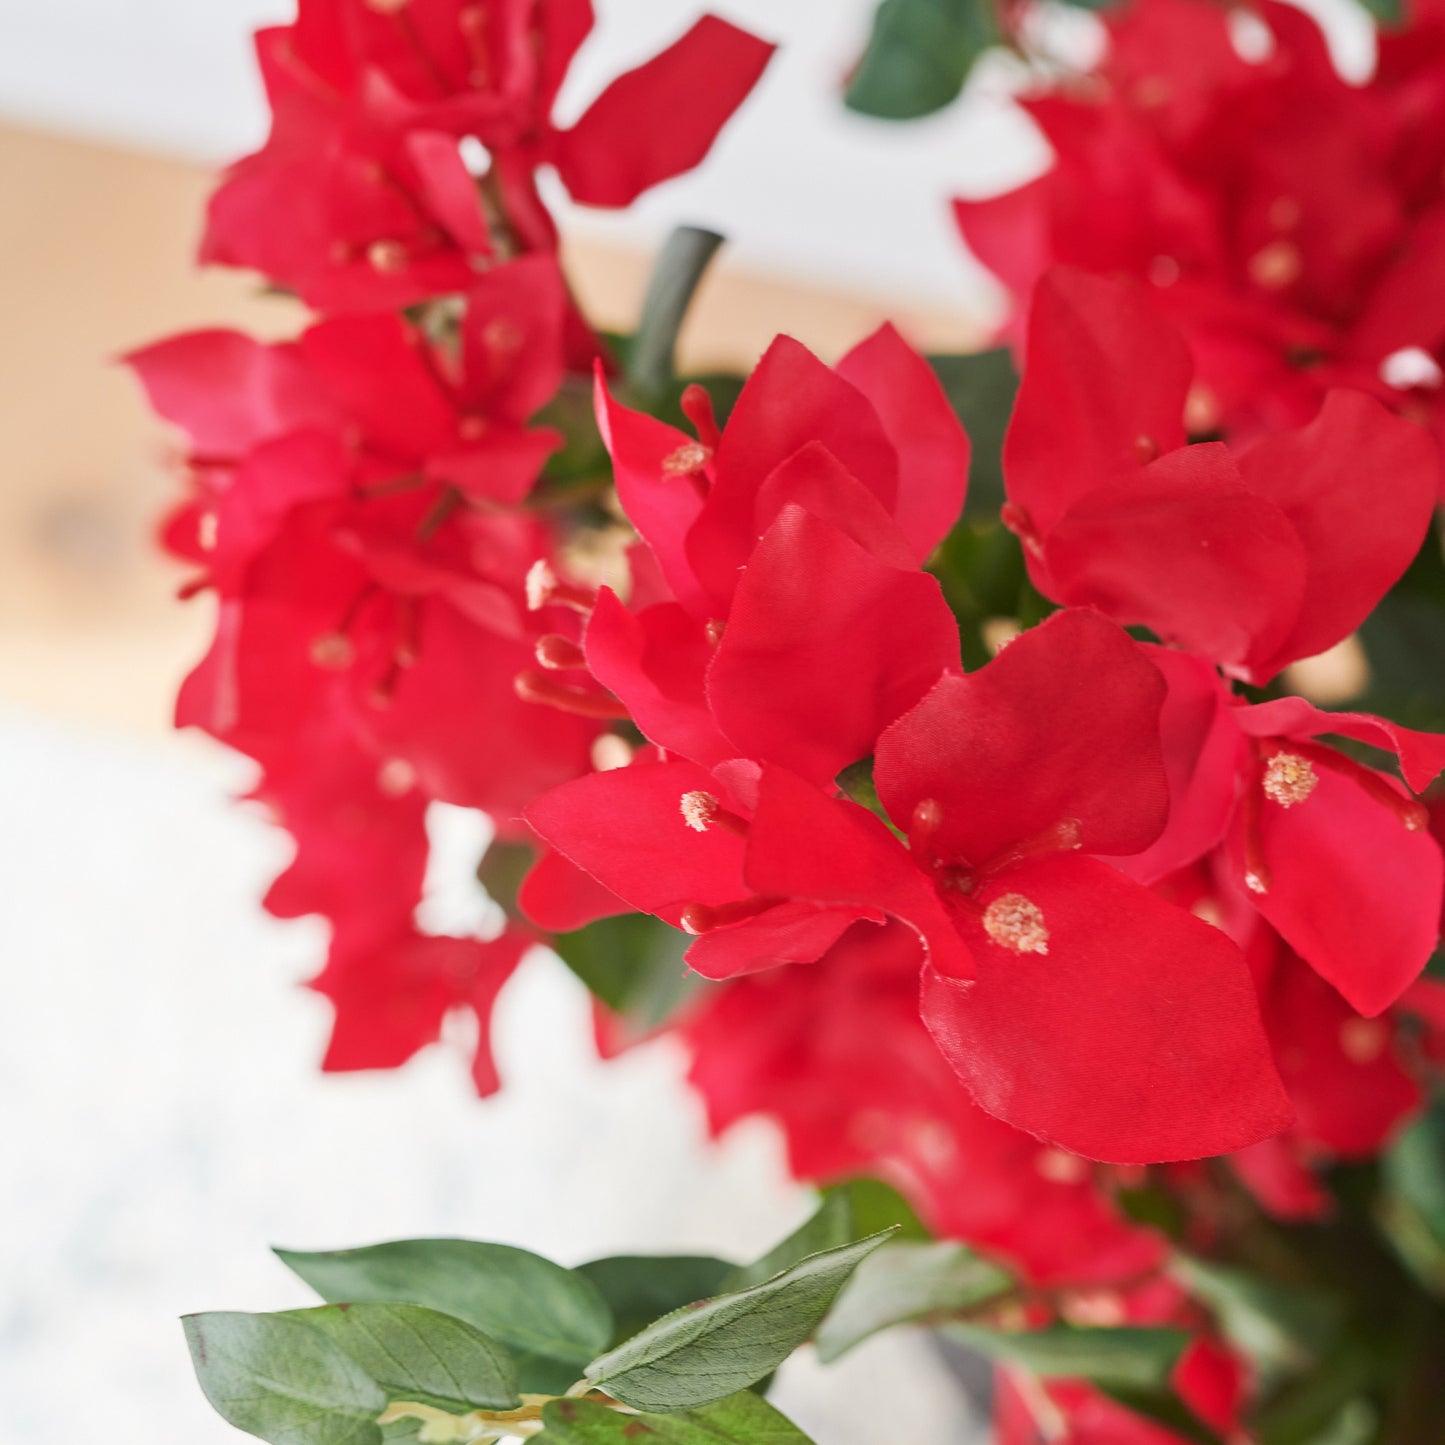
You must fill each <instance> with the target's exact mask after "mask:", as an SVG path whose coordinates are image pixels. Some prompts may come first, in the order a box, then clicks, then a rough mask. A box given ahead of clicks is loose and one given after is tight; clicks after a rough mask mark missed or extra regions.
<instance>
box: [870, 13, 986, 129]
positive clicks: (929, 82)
mask: <svg viewBox="0 0 1445 1445" xmlns="http://www.w3.org/2000/svg"><path fill="white" fill-rule="evenodd" d="M997 40H998V22H997V21H996V20H995V19H994V13H993V5H992V3H991V0H883V3H882V4H880V5H879V7H878V10H877V12H876V14H875V15H874V17H873V35H872V37H871V39H870V40H869V42H868V49H867V50H866V51H865V52H864V54H863V59H862V60H861V61H859V63H858V69H857V70H856V71H855V72H854V74H853V79H852V80H851V81H850V82H849V85H848V92H847V94H846V96H845V97H844V104H846V105H847V107H848V108H849V109H850V110H856V111H859V112H860V113H862V114H863V115H871V116H877V117H878V118H879V119H882V120H916V119H917V118H918V117H919V116H924V115H929V114H931V113H932V112H933V111H935V110H941V109H942V108H943V107H944V106H945V105H948V104H949V103H950V102H951V101H954V100H957V99H958V96H959V94H960V92H961V91H962V90H963V86H964V82H965V81H966V80H967V79H968V73H969V71H970V70H972V69H973V65H974V62H975V61H976V60H977V59H978V57H979V56H980V55H982V54H983V52H984V51H985V50H986V49H987V48H988V47H989V46H990V45H993V44H995V43H996V42H997Z"/></svg>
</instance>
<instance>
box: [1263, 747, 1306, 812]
mask: <svg viewBox="0 0 1445 1445" xmlns="http://www.w3.org/2000/svg"><path fill="white" fill-rule="evenodd" d="M1319 781H1320V780H1319V775H1318V774H1317V773H1316V772H1315V770H1314V765H1313V764H1312V763H1311V762H1310V760H1309V759H1308V758H1302V757H1300V755H1299V754H1298V753H1276V754H1275V755H1274V756H1273V757H1272V758H1271V759H1270V760H1269V762H1268V763H1266V764H1265V769H1264V778H1263V780H1262V783H1263V787H1264V791H1265V795H1266V796H1267V797H1269V798H1270V799H1272V800H1273V801H1274V802H1276V803H1278V804H1279V805H1280V807H1281V808H1293V807H1294V805H1295V804H1296V803H1303V802H1304V800H1305V799H1306V798H1308V797H1309V795H1310V794H1311V793H1312V792H1314V790H1315V789H1316V788H1317V787H1318V786H1319Z"/></svg>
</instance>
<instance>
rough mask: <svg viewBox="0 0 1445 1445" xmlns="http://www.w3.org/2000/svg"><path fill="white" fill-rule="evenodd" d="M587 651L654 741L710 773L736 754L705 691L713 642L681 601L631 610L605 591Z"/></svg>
mask: <svg viewBox="0 0 1445 1445" xmlns="http://www.w3.org/2000/svg"><path fill="white" fill-rule="evenodd" d="M586 648H587V665H588V667H589V668H590V669H591V671H592V675H593V677H595V678H596V679H597V681H598V682H600V683H601V684H602V686H603V687H605V688H608V689H609V690H610V691H612V692H614V693H616V694H617V696H618V697H619V698H621V699H622V701H623V702H624V703H625V704H626V706H627V710H628V712H629V713H631V715H632V720H633V722H635V723H636V724H637V726H638V727H639V728H641V729H642V731H643V732H644V733H645V734H646V735H647V737H648V739H649V740H650V741H652V742H654V743H656V744H657V745H658V746H659V747H663V748H666V749H668V751H669V752H677V753H681V754H682V755H683V757H686V758H691V759H692V760H693V762H695V763H699V764H701V765H702V766H703V767H708V768H710V767H712V766H713V765H714V764H716V763H720V762H722V761H724V760H725V759H727V758H731V757H733V756H735V755H736V753H737V749H736V748H735V747H733V746H732V745H731V744H730V743H729V742H728V740H727V739H726V738H725V737H724V736H723V735H722V732H721V731H720V730H719V728H718V725H717V722H716V721H715V720H714V718H713V716H712V714H711V713H710V712H709V711H708V706H707V698H706V695H705V693H704V678H705V677H706V674H707V667H708V664H709V663H710V662H711V661H712V659H713V645H712V643H710V642H709V641H708V638H707V633H706V631H705V629H704V625H703V624H702V623H701V622H698V621H696V620H695V619H694V618H692V617H689V616H688V614H687V613H686V612H685V611H684V610H683V609H682V608H681V607H679V606H678V605H677V604H676V603H659V604H657V605H656V606H653V607H647V608H644V609H643V610H642V611H641V612H639V613H632V612H629V611H628V610H627V608H626V607H624V606H623V605H622V603H621V602H619V601H618V600H617V597H616V594H615V593H613V591H612V589H611V588H609V587H604V588H602V589H601V591H600V592H599V593H598V595H597V605H596V606H595V607H594V608H593V609H592V616H591V618H590V619H589V620H588V623H587V634H586Z"/></svg>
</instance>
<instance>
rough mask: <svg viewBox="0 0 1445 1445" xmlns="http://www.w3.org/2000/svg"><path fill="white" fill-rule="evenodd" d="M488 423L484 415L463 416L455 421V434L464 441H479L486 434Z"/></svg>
mask: <svg viewBox="0 0 1445 1445" xmlns="http://www.w3.org/2000/svg"><path fill="white" fill-rule="evenodd" d="M488 425H489V423H488V421H487V419H486V417H484V416H464V417H462V419H461V420H460V421H459V422H458V423H457V435H458V436H460V437H461V439H462V440H463V441H464V442H475V441H480V440H481V439H482V438H483V437H484V436H486V434H487V427H488Z"/></svg>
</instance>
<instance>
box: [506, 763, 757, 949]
mask: <svg viewBox="0 0 1445 1445" xmlns="http://www.w3.org/2000/svg"><path fill="white" fill-rule="evenodd" d="M717 791H718V784H717V782H716V781H715V780H714V779H713V777H712V776H711V774H709V773H706V772H704V771H703V770H702V769H701V768H699V767H697V766H695V765H694V764H692V763H688V762H683V761H681V760H677V761H672V762H665V763H634V764H633V765H632V766H631V767H626V768H616V769H614V770H612V771H611V772H606V773H593V774H591V775H590V776H588V777H585V778H578V779H576V781H575V782H571V783H564V784H563V785H562V786H561V787H560V788H553V789H552V791H551V792H549V793H544V794H543V795H542V796H541V797H540V798H538V799H536V801H535V802H533V803H532V804H531V806H530V807H528V808H527V810H526V816H527V821H528V822H529V823H530V824H531V825H532V827H533V828H535V829H536V830H537V832H538V833H539V834H540V835H541V836H542V837H543V838H544V839H545V840H546V841H547V842H548V843H550V844H551V845H552V847H554V848H555V849H556V850H557V851H558V852H559V853H562V854H563V855H565V856H566V857H567V858H569V859H570V860H571V861H572V862H573V863H575V864H576V865H577V866H578V867H579V868H582V869H584V870H585V871H586V872H588V873H590V874H591V875H592V876H593V877H594V878H595V879H596V880H597V881H598V882H599V883H601V884H602V886H603V887H604V888H608V889H610V890H611V891H612V892H613V893H615V894H617V896H618V897H619V898H622V899H625V900H626V901H627V902H628V903H630V904H631V905H632V907H633V908H636V909H638V910H639V911H641V912H643V913H656V914H659V915H660V916H662V917H666V918H667V919H668V921H669V922H674V923H675V922H676V921H677V919H678V918H679V916H680V915H681V912H682V910H683V909H684V908H686V907H687V906H688V904H690V903H702V904H709V905H715V904H719V903H732V902H736V901H737V900H739V899H742V898H746V897H747V896H748V892H749V890H748V888H747V887H746V886H745V885H744V883H743V875H742V862H743V841H742V839H741V838H738V837H736V836H735V835H734V834H732V833H730V832H728V831H727V830H726V829H724V828H721V827H710V828H708V829H707V830H706V831H705V832H701V833H699V832H696V831H694V830H693V829H692V828H690V827H689V826H688V825H687V823H686V822H685V821H684V820H683V816H682V806H681V804H682V797H683V794H684V793H691V792H704V793H712V794H714V795H716V793H717Z"/></svg>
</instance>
